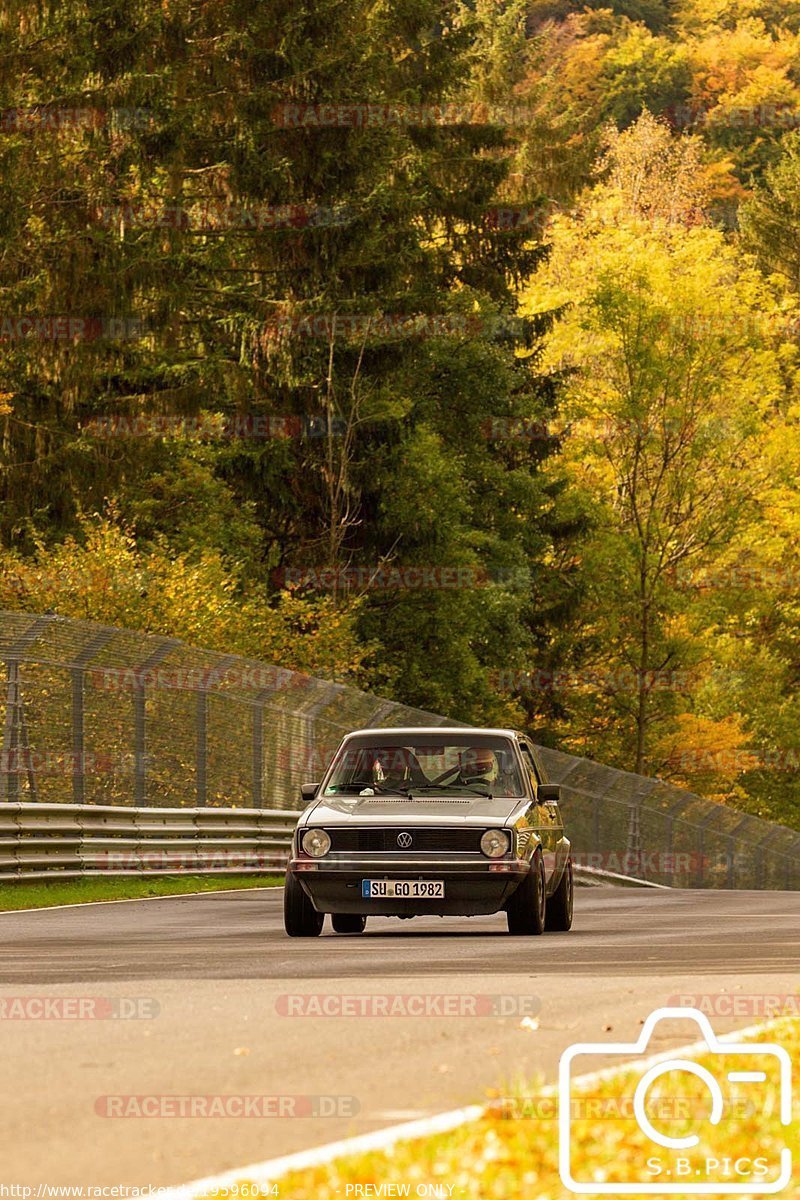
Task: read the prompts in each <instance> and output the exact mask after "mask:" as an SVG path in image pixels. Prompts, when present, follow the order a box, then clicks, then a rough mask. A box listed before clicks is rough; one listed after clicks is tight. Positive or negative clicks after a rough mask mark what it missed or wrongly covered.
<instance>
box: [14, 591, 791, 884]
mask: <svg viewBox="0 0 800 1200" xmlns="http://www.w3.org/2000/svg"><path fill="white" fill-rule="evenodd" d="M3 667H4V669H5V687H4V688H2V687H0V722H2V726H3V745H2V751H1V752H0V804H2V803H4V802H7V803H32V802H33V803H39V804H40V805H48V804H50V805H52V804H56V805H63V804H65V803H67V802H69V801H72V803H73V804H74V805H76V806H81V805H90V806H91V807H92V808H93V809H95V810H96V811H100V810H101V809H104V808H108V807H111V808H124V809H127V810H128V811H132V810H133V809H138V808H142V809H149V810H150V811H151V813H152V814H156V813H163V812H165V811H170V810H176V809H177V810H181V811H186V812H192V811H195V810H201V811H206V810H216V811H220V810H222V809H225V810H227V809H231V808H233V809H234V810H236V811H237V812H245V811H248V810H258V811H259V812H268V811H274V810H296V809H297V808H299V807H300V804H301V801H300V784H301V783H308V782H312V781H315V780H318V779H320V777H321V776H322V774H323V772H324V769H325V767H326V765H327V763H328V761H329V759H330V756H331V755H332V754H333V752H334V750H335V749H336V747H337V746H338V745H339V743H340V741H341V739H342V737H343V735H344V734H345V733H347V732H348V731H349V730H351V729H357V728H364V727H375V728H378V727H380V728H392V727H396V726H401V725H410V726H420V725H428V726H443V727H446V726H448V725H455V724H457V722H455V721H453V720H450V719H448V718H446V717H443V716H440V715H437V714H436V713H430V712H425V711H423V710H421V709H415V708H410V707H408V706H406V705H402V704H398V703H396V702H394V701H391V700H383V699H381V698H380V697H378V696H372V695H369V694H368V693H366V692H360V691H358V690H357V689H356V688H352V687H348V686H346V685H343V684H340V683H335V682H332V681H330V680H325V679H318V678H314V677H312V676H309V675H304V674H302V673H300V672H296V671H289V670H286V669H285V668H282V667H279V666H276V665H275V664H270V663H263V662H257V661H253V660H248V659H244V658H240V657H237V656H235V655H224V654H220V653H218V652H214V651H209V650H202V649H196V648H193V647H190V646H187V645H185V644H184V643H183V642H180V641H177V640H175V639H174V638H163V637H157V636H153V635H149V634H143V633H136V632H134V631H132V630H126V629H113V628H110V627H107V626H102V625H96V624H93V623H91V622H89V621H77V620H72V619H68V618H65V617H61V616H58V615H57V614H52V613H50V614H46V615H42V616H37V615H35V614H31V613H9V612H0V670H2V669H3ZM539 753H540V755H541V758H542V760H543V762H544V766H545V769H546V771H547V773H548V777H549V779H550V780H551V781H552V782H554V783H559V784H561V787H562V801H563V804H562V807H563V810H564V816H565V821H566V823H567V827H568V830H569V836H570V839H571V841H572V844H573V847H574V851H575V863H576V865H579V866H581V867H585V868H586V869H587V871H592V870H594V871H602V872H603V873H604V874H609V873H611V874H619V875H627V876H632V877H635V878H638V879H641V880H645V881H648V882H651V883H660V884H663V885H667V886H673V887H682V888H708V887H712V888H754V889H767V888H771V889H777V890H787V891H789V890H800V832H798V831H797V830H794V829H788V828H785V827H783V826H780V825H775V824H772V823H771V822H769V821H764V820H761V819H759V818H758V817H755V816H751V815H749V814H746V813H743V812H740V811H738V810H737V809H735V808H733V807H728V806H726V805H722V804H715V803H714V802H713V801H710V800H706V799H704V798H703V797H701V796H696V795H693V794H692V793H690V792H686V791H683V790H682V789H680V788H677V787H675V786H673V785H672V784H670V783H669V782H667V781H662V780H659V779H649V778H645V777H643V776H639V775H634V774H632V773H630V772H627V771H620V770H617V769H615V768H613V767H606V766H604V765H603V764H602V763H598V762H594V761H591V760H589V759H585V758H577V757H575V756H572V755H569V754H563V753H561V752H560V751H557V750H551V749H548V748H546V747H539ZM153 819H154V820H155V817H153ZM287 819H288V817H287ZM73 832H74V831H73ZM69 849H70V847H69V846H65V847H64V851H65V853H67V852H68V851H69ZM0 878H2V872H1V871H0Z"/></svg>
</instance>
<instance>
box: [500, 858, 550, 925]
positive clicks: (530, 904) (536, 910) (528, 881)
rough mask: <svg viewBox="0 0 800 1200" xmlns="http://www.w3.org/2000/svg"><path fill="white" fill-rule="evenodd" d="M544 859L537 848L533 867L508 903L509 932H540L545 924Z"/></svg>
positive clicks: (532, 863)
mask: <svg viewBox="0 0 800 1200" xmlns="http://www.w3.org/2000/svg"><path fill="white" fill-rule="evenodd" d="M546 903H547V901H546V897H545V879H544V860H543V858H542V852H541V850H537V851H536V853H535V854H534V856H533V861H532V862H531V869H530V871H529V872H528V874H527V875H526V876H525V878H524V879H523V881H522V883H521V884H520V885H519V887H518V888H517V890H516V891H515V892H514V894H513V895H512V897H511V899H510V900H509V902H508V904H507V905H506V918H507V920H508V932H509V933H521V934H536V935H538V934H540V933H544V925H545V905H546Z"/></svg>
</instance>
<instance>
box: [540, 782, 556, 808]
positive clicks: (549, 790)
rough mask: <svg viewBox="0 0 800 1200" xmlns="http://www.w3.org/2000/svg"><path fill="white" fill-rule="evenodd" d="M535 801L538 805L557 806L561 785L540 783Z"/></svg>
mask: <svg viewBox="0 0 800 1200" xmlns="http://www.w3.org/2000/svg"><path fill="white" fill-rule="evenodd" d="M537 799H538V801H539V803H540V804H558V802H559V800H560V799H561V785H560V784H558V783H540V784H539V790H538V792H537Z"/></svg>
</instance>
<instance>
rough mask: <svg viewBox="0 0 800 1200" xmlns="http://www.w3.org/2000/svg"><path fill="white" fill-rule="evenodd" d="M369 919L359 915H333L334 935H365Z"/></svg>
mask: <svg viewBox="0 0 800 1200" xmlns="http://www.w3.org/2000/svg"><path fill="white" fill-rule="evenodd" d="M366 923H367V918H366V917H363V916H360V915H359V914H358V913H333V914H332V915H331V925H332V926H333V932H334V933H363V932H364V926H365V925H366Z"/></svg>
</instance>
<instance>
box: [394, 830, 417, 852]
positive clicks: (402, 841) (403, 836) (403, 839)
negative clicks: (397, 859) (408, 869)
mask: <svg viewBox="0 0 800 1200" xmlns="http://www.w3.org/2000/svg"><path fill="white" fill-rule="evenodd" d="M413 840H414V839H413V838H412V836H411V834H410V833H398V835H397V844H398V846H399V847H400V849H401V850H407V849H408V848H409V846H410V845H411V843H412V842H413Z"/></svg>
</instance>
